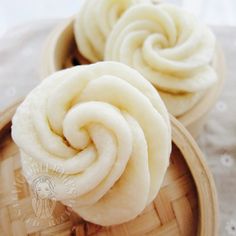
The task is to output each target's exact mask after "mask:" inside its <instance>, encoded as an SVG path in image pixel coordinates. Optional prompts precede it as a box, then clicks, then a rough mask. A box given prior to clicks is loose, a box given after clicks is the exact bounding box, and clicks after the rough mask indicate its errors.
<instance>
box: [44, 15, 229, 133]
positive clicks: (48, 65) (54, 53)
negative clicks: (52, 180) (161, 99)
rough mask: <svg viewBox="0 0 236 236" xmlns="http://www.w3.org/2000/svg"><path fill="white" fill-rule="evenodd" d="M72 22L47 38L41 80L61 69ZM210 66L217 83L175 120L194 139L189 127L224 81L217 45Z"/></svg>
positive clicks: (206, 109)
mask: <svg viewBox="0 0 236 236" xmlns="http://www.w3.org/2000/svg"><path fill="white" fill-rule="evenodd" d="M73 22H74V17H71V18H69V19H68V20H66V21H65V22H63V23H61V24H60V25H58V26H57V27H56V28H55V30H54V31H53V32H52V33H51V35H50V36H49V37H48V39H47V41H46V43H45V46H44V50H43V55H42V65H41V71H42V73H41V77H42V78H45V77H46V76H48V75H50V74H52V73H54V72H56V71H58V70H61V69H62V67H61V65H60V63H59V62H58V61H59V60H58V58H62V56H63V54H64V53H65V50H66V49H65V47H64V46H63V47H64V49H63V50H61V48H62V45H65V44H66V43H68V42H72V41H73V40H74V36H73V34H74V33H73ZM212 64H213V67H214V69H215V71H216V73H217V76H218V78H219V79H218V82H217V83H216V84H215V85H214V86H212V87H211V88H210V89H209V90H208V91H207V92H206V94H205V95H204V96H203V97H202V98H201V99H200V100H199V102H198V103H197V104H196V105H195V106H194V107H193V108H191V109H190V110H189V111H187V112H185V113H184V114H183V115H181V116H178V117H177V119H178V120H179V121H180V122H181V123H182V124H184V126H185V127H187V128H188V129H189V131H190V132H191V134H192V135H193V136H194V137H197V136H198V135H199V133H198V132H200V131H196V130H197V129H198V128H195V129H194V130H191V129H192V128H190V126H191V125H195V124H196V127H197V123H198V122H199V123H200V122H201V121H202V120H203V119H204V118H205V116H206V115H207V113H208V112H209V111H210V109H211V108H212V106H213V105H214V104H215V102H216V100H217V99H218V97H219V95H220V92H221V90H222V88H223V85H224V80H225V77H226V65H225V64H226V63H225V58H224V53H223V51H222V49H221V47H220V46H219V44H218V43H217V45H216V52H215V57H214V60H213V63H212ZM202 123H203V122H202Z"/></svg>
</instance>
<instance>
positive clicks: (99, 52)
mask: <svg viewBox="0 0 236 236" xmlns="http://www.w3.org/2000/svg"><path fill="white" fill-rule="evenodd" d="M144 2H145V3H151V0H99V1H98V0H83V1H82V5H81V6H80V10H79V12H78V14H77V15H76V18H75V24H74V35H75V39H76V43H77V46H78V49H79V51H80V53H81V54H82V55H83V56H84V57H85V58H86V59H88V60H89V61H90V62H97V61H101V60H103V57H104V48H105V43H106V40H107V37H108V35H109V33H110V31H111V30H112V28H113V26H114V25H115V24H116V22H117V21H118V20H119V18H120V16H121V15H122V14H123V13H124V12H125V11H126V10H127V8H129V7H130V6H132V5H135V4H138V3H144Z"/></svg>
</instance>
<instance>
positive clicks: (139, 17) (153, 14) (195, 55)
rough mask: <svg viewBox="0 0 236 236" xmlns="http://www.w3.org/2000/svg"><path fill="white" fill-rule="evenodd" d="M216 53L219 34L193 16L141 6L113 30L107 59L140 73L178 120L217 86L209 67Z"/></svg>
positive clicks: (166, 6) (171, 8)
mask: <svg viewBox="0 0 236 236" xmlns="http://www.w3.org/2000/svg"><path fill="white" fill-rule="evenodd" d="M214 51H215V37H214V35H213V34H212V33H211V31H210V30H209V29H208V28H207V27H206V26H205V25H204V24H202V23H201V22H199V20H197V19H196V18H195V17H194V16H192V15H191V14H189V13H187V12H185V11H184V10H182V9H180V8H178V7H176V6H174V5H169V4H159V5H151V4H139V5H136V6H133V7H132V8H129V9H128V10H127V11H126V12H125V13H124V14H123V15H122V17H121V18H120V20H119V21H118V22H117V24H116V25H115V26H114V27H113V29H112V31H111V33H110V35H109V37H108V39H107V44H106V48H105V60H113V61H119V62H123V63H125V64H127V65H129V66H131V67H133V68H135V69H137V70H138V71H139V72H140V73H141V74H142V75H143V76H144V77H145V78H146V79H147V80H149V81H150V82H151V83H152V84H153V85H154V86H155V87H156V88H157V89H158V90H159V91H161V96H162V98H163V100H164V101H165V103H166V105H167V108H168V109H169V111H170V112H171V113H172V114H173V115H175V116H178V115H181V114H183V113H185V112H186V111H187V110H189V109H191V108H192V107H193V106H194V105H195V104H196V102H197V101H198V100H199V99H200V98H201V96H200V95H202V93H203V92H204V91H206V90H207V89H209V88H210V87H211V86H212V85H213V84H214V83H215V82H216V81H217V76H216V73H215V71H214V69H213V68H212V67H211V65H210V63H211V61H212V59H213V56H214ZM165 93H166V94H165ZM181 94H183V96H181ZM186 99H187V100H188V101H186ZM176 101H178V103H176ZM176 104H177V105H176Z"/></svg>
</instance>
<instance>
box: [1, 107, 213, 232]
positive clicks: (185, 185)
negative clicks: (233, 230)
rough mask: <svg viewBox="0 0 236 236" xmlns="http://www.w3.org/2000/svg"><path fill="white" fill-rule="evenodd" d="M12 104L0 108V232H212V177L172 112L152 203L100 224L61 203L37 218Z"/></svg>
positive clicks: (198, 151)
mask: <svg viewBox="0 0 236 236" xmlns="http://www.w3.org/2000/svg"><path fill="white" fill-rule="evenodd" d="M16 107H17V105H14V106H12V107H10V108H9V109H8V110H6V111H5V112H4V113H2V114H0V140H1V141H0V235H1V236H3V235H4V236H10V235H17V236H18V235H19V236H24V235H30V236H36V235H37V236H38V235H77V236H82V235H98V236H105V235H107V236H108V235H111V236H128V235H136V236H143V235H155V236H159V235H168V236H177V235H184V236H194V235H200V236H215V235H217V200H216V191H215V186H214V182H213V179H212V176H211V173H210V171H209V169H208V168H207V166H206V163H205V161H204V158H203V156H202V153H201V151H200V149H199V148H198V146H197V144H196V143H195V141H194V140H193V139H192V137H191V135H189V134H188V132H187V131H186V130H185V128H184V127H183V126H182V125H181V124H180V123H179V122H178V121H177V120H176V119H174V118H171V122H172V130H173V131H172V132H173V135H172V140H173V150H172V153H171V163H170V166H169V168H168V171H167V173H166V176H165V180H164V182H163V184H162V188H161V190H160V192H159V194H158V196H157V197H156V199H155V200H154V202H153V203H152V204H150V205H149V206H148V207H147V208H146V209H145V210H144V212H143V213H142V214H141V215H139V216H138V217H137V218H135V219H134V220H132V221H130V222H128V223H125V224H122V225H118V226H114V227H100V226H97V225H94V224H91V223H88V222H85V221H83V220H82V219H81V218H80V217H79V216H77V215H76V214H75V213H73V212H72V210H71V209H69V208H67V207H65V206H63V205H62V204H61V203H59V202H56V203H55V204H54V208H53V211H52V213H51V215H50V216H48V217H47V218H38V217H37V216H36V215H37V214H36V212H35V210H34V209H35V208H34V195H33V194H32V192H31V190H30V188H29V186H28V184H27V183H26V181H25V179H24V177H23V176H22V174H21V164H20V158H19V150H18V148H17V147H16V145H15V144H14V143H13V141H12V139H11V134H10V127H11V118H12V116H13V114H14V112H15V109H16Z"/></svg>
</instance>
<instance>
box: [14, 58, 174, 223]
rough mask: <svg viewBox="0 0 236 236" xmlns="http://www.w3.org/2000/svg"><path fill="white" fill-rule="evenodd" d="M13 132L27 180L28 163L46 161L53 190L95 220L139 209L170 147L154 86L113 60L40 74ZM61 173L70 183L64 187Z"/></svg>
mask: <svg viewBox="0 0 236 236" xmlns="http://www.w3.org/2000/svg"><path fill="white" fill-rule="evenodd" d="M12 136H13V139H14V141H15V142H16V144H17V145H18V146H19V148H20V151H21V159H22V167H23V172H24V175H25V177H26V179H27V181H28V182H29V184H30V185H32V182H33V178H34V176H33V173H32V172H31V171H28V169H27V167H29V166H36V167H37V168H38V169H39V170H40V166H44V167H46V168H45V169H46V172H47V173H46V174H47V176H49V177H50V178H52V179H53V181H54V183H55V189H54V193H55V194H54V198H55V199H56V200H59V201H62V202H63V203H64V204H67V205H69V202H70V200H71V199H72V200H73V205H72V208H73V209H74V210H75V211H76V212H77V213H78V214H79V215H80V216H81V217H83V218H84V219H86V220H87V221H90V222H93V223H96V224H100V225H114V224H119V223H123V222H125V221H128V220H130V219H132V218H134V217H136V216H137V215H138V214H139V213H141V211H142V210H143V209H144V208H145V206H146V205H147V204H148V203H150V202H151V201H152V200H153V199H154V198H155V197H156V195H157V192H158V190H159V188H160V186H161V183H162V180H163V177H164V174H165V171H166V169H167V166H168V163H169V155H170V150H171V131H170V123H169V117H168V113H167V111H166V108H165V106H164V103H163V102H162V100H161V99H160V97H159V95H158V93H157V92H156V90H155V89H154V88H153V87H152V85H151V84H149V82H148V81H146V80H145V79H144V78H143V77H142V76H141V75H140V74H139V73H138V72H137V71H135V70H133V69H131V68H130V67H128V66H126V65H123V64H121V63H117V62H100V63H96V64H91V65H86V66H77V67H73V68H71V69H67V70H64V71H60V72H57V73H55V74H53V75H51V76H50V77H48V78H47V79H45V80H44V81H42V83H41V84H40V85H39V86H38V87H36V88H35V89H34V90H33V91H32V92H31V93H30V94H29V95H28V96H27V97H26V99H25V100H24V102H23V103H22V104H21V105H20V106H19V108H18V109H17V111H16V114H15V115H14V118H13V126H12ZM45 169H44V170H45ZM62 175H63V178H61V176H62ZM65 178H66V179H67V180H69V182H70V183H72V184H73V188H72V187H71V186H69V189H68V191H66V187H65V183H64V181H63V179H65ZM72 190H73V191H72ZM137 190H138V191H139V193H138V194H137Z"/></svg>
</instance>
